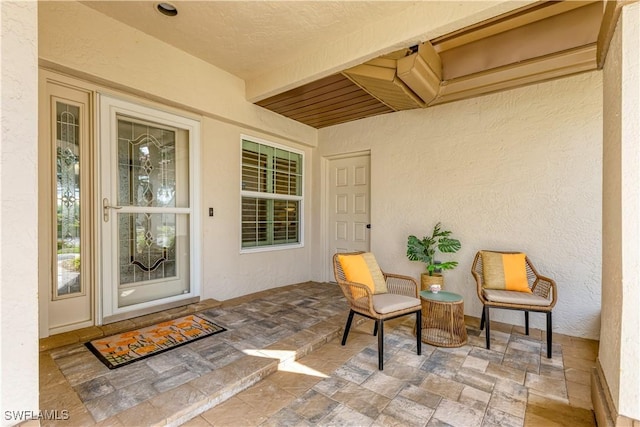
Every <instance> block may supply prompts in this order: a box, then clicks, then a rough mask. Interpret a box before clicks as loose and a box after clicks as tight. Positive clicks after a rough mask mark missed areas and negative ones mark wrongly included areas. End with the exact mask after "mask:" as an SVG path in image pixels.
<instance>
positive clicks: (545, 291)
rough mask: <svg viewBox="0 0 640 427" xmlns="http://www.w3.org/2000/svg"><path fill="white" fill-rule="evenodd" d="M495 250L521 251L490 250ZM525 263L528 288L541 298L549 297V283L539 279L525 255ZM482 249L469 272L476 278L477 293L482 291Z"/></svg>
mask: <svg viewBox="0 0 640 427" xmlns="http://www.w3.org/2000/svg"><path fill="white" fill-rule="evenodd" d="M491 252H497V253H501V254H517V253H521V252H509V251H491ZM525 263H526V269H527V283H528V284H529V289H531V292H532V293H533V294H535V295H539V296H541V297H543V298H549V294H550V292H551V284H550V283H549V282H548V281H546V280H539V278H540V275H539V274H538V272H537V271H536V269H535V267H534V266H533V264H532V263H531V260H530V259H529V257H527V256H525ZM482 271H483V270H482V251H478V253H477V254H476V257H475V259H474V260H473V265H472V266H471V274H472V275H473V277H475V279H476V284H477V287H478V294H480V293H481V292H482V286H483V284H484V275H483V272H482Z"/></svg>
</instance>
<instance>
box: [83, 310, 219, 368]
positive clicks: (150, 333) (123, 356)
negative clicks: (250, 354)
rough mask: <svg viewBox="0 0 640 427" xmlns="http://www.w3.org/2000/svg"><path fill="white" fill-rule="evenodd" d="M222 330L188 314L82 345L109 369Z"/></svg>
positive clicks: (211, 323)
mask: <svg viewBox="0 0 640 427" xmlns="http://www.w3.org/2000/svg"><path fill="white" fill-rule="evenodd" d="M223 331H226V329H225V328H223V327H222V326H219V325H216V324H215V323H213V322H211V321H209V320H207V319H204V318H202V317H200V316H197V315H195V314H191V315H189V316H184V317H179V318H177V319H173V320H168V321H166V322H162V323H158V324H156V325H152V326H147V327H146V328H141V329H136V330H133V331H129V332H124V333H121V334H116V335H111V336H109V337H104V338H98V339H95V340H93V341H91V342H88V343H86V344H85V345H86V346H87V348H88V349H89V350H91V352H92V353H93V354H95V355H96V357H97V358H98V359H100V361H101V362H102V363H104V364H105V365H107V367H108V368H109V369H115V368H119V367H121V366H125V365H128V364H129V363H133V362H136V361H138V360H142V359H144V358H147V357H149V356H155V355H156V354H159V353H162V352H164V351H167V350H171V349H174V348H176V347H179V346H181V345H184V344H188V343H190V342H193V341H196V340H199V339H201V338H205V337H208V336H210V335H213V334H217V333H219V332H223Z"/></svg>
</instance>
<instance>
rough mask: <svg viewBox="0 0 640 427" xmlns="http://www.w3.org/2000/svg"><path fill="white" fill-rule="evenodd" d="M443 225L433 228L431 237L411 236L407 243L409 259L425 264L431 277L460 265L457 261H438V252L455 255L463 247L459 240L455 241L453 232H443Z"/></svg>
mask: <svg viewBox="0 0 640 427" xmlns="http://www.w3.org/2000/svg"><path fill="white" fill-rule="evenodd" d="M441 226H442V224H441V223H437V224H436V225H435V227H433V233H432V234H431V236H425V237H423V238H422V239H418V238H417V237H416V236H413V235H411V236H409V238H408V241H407V258H409V259H410V260H411V261H420V262H424V263H425V267H426V270H427V273H428V274H429V276H433V273H438V272H439V271H440V270H451V269H453V268H455V267H456V266H457V265H458V262H457V261H446V262H440V261H436V259H435V255H436V250H438V251H440V252H442V253H455V252H458V250H460V248H461V247H462V245H461V244H460V241H459V240H458V239H453V238H451V237H449V236H451V231H448V230H441Z"/></svg>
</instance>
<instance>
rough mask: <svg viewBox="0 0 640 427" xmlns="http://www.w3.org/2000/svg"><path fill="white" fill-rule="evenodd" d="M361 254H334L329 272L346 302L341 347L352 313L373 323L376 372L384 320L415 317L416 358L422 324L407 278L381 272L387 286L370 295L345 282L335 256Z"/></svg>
mask: <svg viewBox="0 0 640 427" xmlns="http://www.w3.org/2000/svg"><path fill="white" fill-rule="evenodd" d="M362 253H363V252H353V253H348V254H335V255H334V256H333V272H334V275H335V278H336V282H338V285H340V288H341V289H342V292H343V293H344V296H345V297H346V298H347V302H348V303H349V308H350V311H349V317H348V318H347V324H346V326H345V329H344V335H343V336H342V345H345V344H346V342H347V336H348V335H349V329H350V328H351V322H352V321H353V316H354V314H356V313H357V314H359V315H361V316H364V317H367V318H369V319H373V320H375V322H376V323H375V326H374V330H373V335H374V336H375V335H377V336H378V369H379V370H382V369H383V356H384V321H385V320H389V319H395V318H397V317H400V316H406V315H409V314H413V313H415V314H416V327H417V334H416V344H417V346H418V348H417V353H418V355H420V354H422V341H421V340H420V337H421V335H422V334H421V325H422V319H421V318H422V305H421V304H420V298H419V297H418V292H419V290H420V288H419V286H418V283H417V282H416V281H415V280H414V279H413V278H411V277H408V276H401V275H397V274H389V273H385V272H382V275H383V276H384V280H385V281H386V285H387V290H388V292H387V293H378V294H373V293H372V292H371V290H370V289H369V287H367V286H366V285H364V284H361V283H356V282H350V281H348V280H347V279H346V276H345V273H344V271H343V269H342V266H341V264H340V261H339V260H338V256H339V255H358V254H362Z"/></svg>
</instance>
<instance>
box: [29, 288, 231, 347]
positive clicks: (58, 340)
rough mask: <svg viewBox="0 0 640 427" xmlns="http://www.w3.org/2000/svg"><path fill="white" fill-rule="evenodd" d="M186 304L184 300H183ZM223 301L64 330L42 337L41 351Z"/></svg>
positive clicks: (184, 314) (182, 306) (102, 335)
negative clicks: (73, 329)
mask: <svg viewBox="0 0 640 427" xmlns="http://www.w3.org/2000/svg"><path fill="white" fill-rule="evenodd" d="M182 304H184V301H183V302H182ZM220 305H222V302H220V301H218V300H214V299H206V300H203V301H200V302H196V303H192V304H187V305H181V306H179V307H175V308H171V309H168V310H164V311H160V312H157V313H152V314H145V315H143V316H138V317H133V318H131V319H126V320H120V321H117V322H115V323H109V324H107V325H102V326H89V327H87V328H82V329H76V330H75V331H69V332H63V333H61V334H56V335H51V336H49V337H46V338H41V339H40V343H39V344H40V351H41V352H42V351H48V350H52V349H54V348H58V347H63V346H65V345H70V344H77V343H82V344H83V343H86V342H89V341H91V340H94V339H96V338H100V337H106V336H109V335H114V334H117V333H121V332H126V331H130V330H132V329H138V328H144V327H146V326H151V325H153V324H155V323H158V322H162V321H166V320H172V319H176V318H178V317H181V316H186V315H189V314H193V313H196V312H198V311H202V310H209V309H211V308H215V307H219V306H220Z"/></svg>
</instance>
